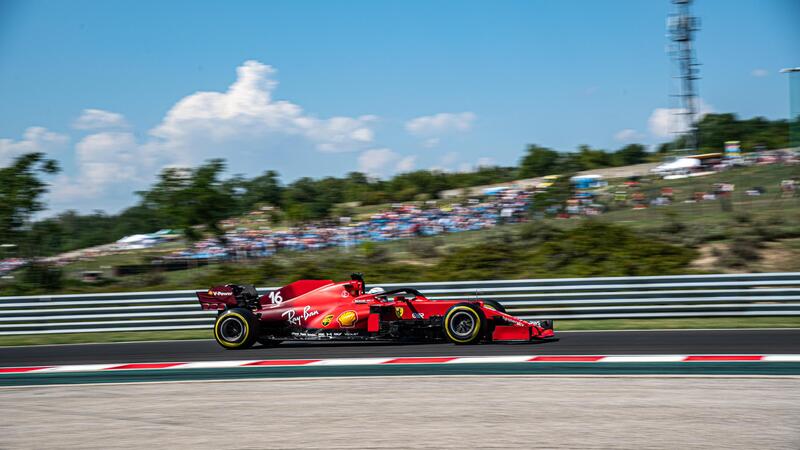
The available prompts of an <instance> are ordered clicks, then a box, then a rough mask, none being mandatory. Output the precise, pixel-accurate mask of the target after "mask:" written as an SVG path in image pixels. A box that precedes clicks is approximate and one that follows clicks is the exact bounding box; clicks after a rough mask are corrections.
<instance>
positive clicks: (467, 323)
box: [450, 311, 475, 338]
mask: <svg viewBox="0 0 800 450" xmlns="http://www.w3.org/2000/svg"><path fill="white" fill-rule="evenodd" d="M450 331H451V332H452V333H453V334H454V335H456V336H457V337H459V338H467V337H470V336H471V335H472V333H473V332H474V331H475V317H474V316H473V315H472V314H470V313H468V312H466V311H458V312H456V313H455V314H453V316H452V317H451V318H450Z"/></svg>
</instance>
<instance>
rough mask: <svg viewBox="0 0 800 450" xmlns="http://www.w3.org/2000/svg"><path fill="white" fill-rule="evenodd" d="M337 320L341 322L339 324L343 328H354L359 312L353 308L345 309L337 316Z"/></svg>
mask: <svg viewBox="0 0 800 450" xmlns="http://www.w3.org/2000/svg"><path fill="white" fill-rule="evenodd" d="M336 321H337V322H339V326H341V327H342V328H352V327H354V326H355V325H356V322H357V321H358V313H356V312H355V311H353V310H352V309H351V310H349V311H345V312H343V313H341V314H339V317H337V318H336Z"/></svg>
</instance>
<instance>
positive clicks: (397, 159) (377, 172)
mask: <svg viewBox="0 0 800 450" xmlns="http://www.w3.org/2000/svg"><path fill="white" fill-rule="evenodd" d="M416 160H417V157H416V156H414V155H411V156H402V155H400V154H398V153H397V152H395V151H393V150H391V149H388V148H373V149H369V150H366V151H363V152H361V154H360V155H358V170H359V171H361V172H363V173H365V174H367V175H369V176H372V177H377V178H381V177H385V176H387V175H391V174H394V173H398V172H408V171H410V170H413V169H414V165H415V164H416Z"/></svg>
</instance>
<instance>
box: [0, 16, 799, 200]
mask: <svg viewBox="0 0 800 450" xmlns="http://www.w3.org/2000/svg"><path fill="white" fill-rule="evenodd" d="M670 9H671V4H670V2H669V1H668V0H649V1H603V2H600V1H590V0H584V1H575V0H562V1H497V2H489V1H433V2H431V1H402V2H401V1H380V2H376V1H269V2H266V1H254V2H243V1H238V2H221V1H220V2H197V1H195V2H177V1H173V2H165V1H162V2H151V1H49V2H44V1H9V0H0V165H3V164H5V163H7V162H8V160H9V159H10V158H11V157H13V156H14V155H16V154H19V153H21V152H24V151H32V150H42V151H46V152H48V154H50V155H51V156H52V157H54V158H56V159H58V160H59V161H61V162H62V165H63V166H64V169H65V170H64V172H63V173H62V174H61V175H60V176H58V177H57V178H55V179H52V180H51V181H52V183H53V192H52V193H51V194H50V195H49V199H48V200H49V203H50V206H51V208H52V209H53V211H59V210H63V209H66V208H75V209H78V210H81V211H91V210H93V209H104V210H106V211H112V212H114V211H117V210H119V209H121V208H124V207H126V206H129V205H131V204H132V203H133V201H134V200H135V197H134V196H133V195H132V191H134V190H136V189H141V188H142V187H145V186H147V185H149V184H150V183H151V182H152V181H153V179H154V176H155V174H156V173H157V172H158V171H159V170H160V169H161V168H162V167H164V166H169V165H187V164H188V165H192V164H198V163H200V162H202V161H203V160H205V159H207V158H210V157H224V158H226V159H227V160H228V161H229V164H230V168H231V172H232V173H233V172H241V173H245V174H247V175H255V174H257V173H260V172H262V171H264V170H267V169H275V170H278V171H279V172H280V173H281V174H282V175H283V178H284V180H285V181H290V180H292V179H295V178H297V177H300V176H314V177H316V176H322V175H341V174H344V173H345V172H347V171H350V170H359V169H360V170H365V171H367V172H369V173H371V174H373V175H375V176H388V175H391V174H393V173H395V172H397V171H403V170H410V169H413V168H440V169H443V170H466V169H468V168H471V167H475V166H477V165H479V164H489V163H495V164H515V163H516V162H517V161H518V159H519V158H520V156H521V155H522V152H523V150H524V148H525V145H526V144H528V143H538V144H540V145H545V146H549V147H553V148H556V149H559V150H571V149H574V148H575V147H576V146H577V145H579V144H590V145H592V146H596V147H601V148H606V149H615V148H618V147H621V146H622V145H624V144H625V143H628V142H632V141H636V142H643V143H647V144H655V143H659V142H662V141H664V140H666V139H667V137H666V136H665V131H666V130H665V126H664V123H663V119H664V117H668V116H669V114H666V113H668V110H667V109H666V108H670V107H674V106H675V105H674V104H671V103H670V100H669V97H668V95H669V92H670V83H671V81H670V67H671V66H670V62H669V58H668V55H667V54H666V52H665V47H666V44H667V39H666V37H665V29H664V27H665V21H666V16H667V14H668V13H669V12H670ZM693 12H694V13H695V15H697V16H699V17H700V18H701V20H702V30H701V31H700V33H699V35H698V40H697V52H698V58H699V60H700V62H701V63H702V64H703V66H702V67H701V74H702V77H703V79H702V80H701V81H700V85H699V86H700V88H699V89H700V95H701V97H702V99H703V103H704V105H705V106H704V110H706V111H718V112H736V113H738V114H739V115H741V116H744V117H750V116H755V115H761V116H767V117H770V118H784V117H786V116H787V115H788V99H787V97H788V95H787V92H788V90H787V80H786V77H785V75H781V74H779V73H778V70H779V69H781V68H783V67H789V66H800V31H798V29H797V26H796V24H797V23H798V20H800V3H798V2H796V1H792V0H760V1H757V0H748V1H744V0H741V1H737V0H731V1H723V0H698V1H697V2H696V4H695V5H694V6H693ZM237 68H238V72H237ZM237 80H238V81H237ZM232 86H233V87H232ZM87 110H88V111H87Z"/></svg>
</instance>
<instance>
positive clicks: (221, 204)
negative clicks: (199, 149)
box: [139, 159, 236, 239]
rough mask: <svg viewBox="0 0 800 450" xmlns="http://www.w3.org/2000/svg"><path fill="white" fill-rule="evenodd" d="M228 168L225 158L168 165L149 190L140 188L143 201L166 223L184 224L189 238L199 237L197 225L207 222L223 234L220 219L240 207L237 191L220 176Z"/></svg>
mask: <svg viewBox="0 0 800 450" xmlns="http://www.w3.org/2000/svg"><path fill="white" fill-rule="evenodd" d="M224 170H225V162H224V160H222V159H212V160H210V161H208V162H207V163H205V164H203V165H202V166H200V167H198V168H196V169H182V168H168V169H164V170H163V171H162V172H161V174H160V175H159V181H158V182H157V183H156V184H155V185H154V186H153V187H152V188H151V189H150V190H149V191H144V192H140V193H139V194H140V196H141V197H142V205H144V206H145V207H147V208H149V209H151V210H152V211H154V212H155V214H156V215H157V216H158V217H159V218H160V220H161V221H163V222H162V223H166V224H168V226H169V227H171V228H182V229H183V230H184V233H185V234H186V236H187V238H189V239H196V238H198V236H197V234H196V233H195V232H194V231H193V228H192V227H193V226H195V225H205V227H206V228H207V229H208V230H211V231H213V232H214V233H215V234H217V235H221V234H222V230H221V229H220V228H219V225H218V223H219V221H220V220H222V219H225V218H228V217H230V216H231V214H232V212H233V211H234V210H235V208H236V201H235V198H234V193H233V192H232V190H231V187H230V186H229V185H226V184H225V183H223V182H222V181H221V180H220V175H221V174H222V172H223V171H224Z"/></svg>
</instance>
